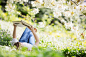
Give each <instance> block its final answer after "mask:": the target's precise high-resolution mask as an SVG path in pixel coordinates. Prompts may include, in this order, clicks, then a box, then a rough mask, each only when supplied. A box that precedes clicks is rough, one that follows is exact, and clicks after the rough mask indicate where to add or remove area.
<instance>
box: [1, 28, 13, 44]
mask: <svg viewBox="0 0 86 57" xmlns="http://www.w3.org/2000/svg"><path fill="white" fill-rule="evenodd" d="M11 39H12V37H11V36H10V33H8V31H5V30H2V29H0V45H6V46H8V45H9V44H10V40H11Z"/></svg>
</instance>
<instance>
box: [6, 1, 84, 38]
mask: <svg viewBox="0 0 86 57" xmlns="http://www.w3.org/2000/svg"><path fill="white" fill-rule="evenodd" d="M30 1H31V0H7V2H6V3H7V4H6V6H5V8H6V9H5V10H6V11H7V12H8V15H11V16H9V17H8V18H10V19H11V17H14V18H13V19H14V20H21V18H18V17H19V16H21V17H23V18H25V20H29V21H30V20H31V19H34V18H35V15H36V14H37V13H39V11H40V10H39V9H40V8H49V9H51V11H53V14H52V15H50V16H48V15H46V14H45V15H44V16H43V18H42V19H43V22H44V23H46V24H47V23H50V21H51V20H52V19H53V18H52V17H55V18H58V19H59V20H60V22H61V23H63V24H64V26H65V28H66V29H71V30H72V31H76V35H77V37H78V33H79V32H78V30H79V28H80V27H85V26H84V25H85V22H84V21H86V18H85V17H86V12H85V11H86V6H85V5H84V6H82V5H81V4H82V3H83V1H84V0H36V1H34V0H32V1H31V2H30ZM26 2H30V3H31V4H32V7H34V8H33V9H32V10H31V9H30V8H29V6H28V5H27V6H25V5H24V3H26ZM18 4H21V5H22V6H21V7H22V8H21V7H20V6H18ZM22 10H23V11H26V15H22V13H21V12H20V11H22ZM15 16H18V17H15ZM48 17H49V18H48ZM13 19H12V20H13ZM45 20H47V21H48V22H46V21H45ZM55 23H58V22H57V21H55Z"/></svg>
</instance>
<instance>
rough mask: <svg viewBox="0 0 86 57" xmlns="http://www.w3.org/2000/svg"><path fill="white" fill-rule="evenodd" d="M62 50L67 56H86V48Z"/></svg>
mask: <svg viewBox="0 0 86 57" xmlns="http://www.w3.org/2000/svg"><path fill="white" fill-rule="evenodd" d="M62 51H63V53H64V55H65V57H73V56H74V57H86V53H85V52H86V50H83V49H64V50H62Z"/></svg>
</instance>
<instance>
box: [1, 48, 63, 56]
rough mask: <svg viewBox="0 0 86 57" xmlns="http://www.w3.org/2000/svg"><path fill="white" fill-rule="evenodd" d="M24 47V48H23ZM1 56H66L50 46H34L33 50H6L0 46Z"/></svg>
mask: <svg viewBox="0 0 86 57" xmlns="http://www.w3.org/2000/svg"><path fill="white" fill-rule="evenodd" d="M23 49H24V48H23ZM0 56H2V57H64V55H63V54H62V53H60V52H58V51H55V50H52V49H50V48H47V49H44V48H43V47H40V49H39V48H37V47H33V50H32V51H27V50H26V51H24V50H11V51H8V50H4V49H3V48H2V47H0Z"/></svg>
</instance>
